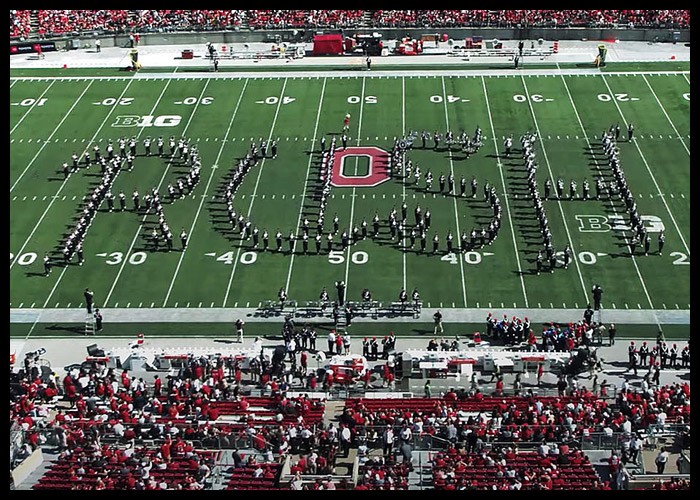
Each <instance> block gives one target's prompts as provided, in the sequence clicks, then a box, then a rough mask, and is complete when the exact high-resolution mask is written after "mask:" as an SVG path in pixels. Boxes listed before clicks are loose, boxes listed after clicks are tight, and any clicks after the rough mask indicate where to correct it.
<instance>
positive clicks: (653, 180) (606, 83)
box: [603, 78, 690, 257]
mask: <svg viewBox="0 0 700 500" xmlns="http://www.w3.org/2000/svg"><path fill="white" fill-rule="evenodd" d="M603 81H604V82H605V86H606V87H607V88H608V92H610V95H614V94H613V91H612V89H611V88H610V85H608V80H607V79H605V78H603ZM612 101H613V102H614V103H615V107H616V108H617V111H618V113H620V116H621V117H622V121H623V122H624V124H625V126H627V125H628V122H627V120H626V119H625V115H624V114H623V113H622V110H621V109H620V105H619V104H618V103H617V99H613V100H612ZM632 142H634V146H635V147H636V148H637V151H639V156H640V157H641V158H642V161H643V162H644V165H646V167H647V172H649V177H651V180H652V182H653V183H654V186H656V192H657V194H658V196H659V198H661V202H662V203H663V204H664V206H665V207H666V210H667V211H668V216H669V217H670V218H671V222H673V226H674V227H675V228H676V231H677V232H678V237H679V238H680V239H681V241H682V242H683V246H684V247H685V251H686V252H687V253H688V257H690V248H689V247H688V244H687V243H686V242H685V238H683V233H682V232H681V230H680V228H679V227H678V223H677V222H676V219H675V218H674V217H673V213H671V209H670V208H669V206H668V204H667V203H666V197H665V196H664V195H663V193H662V192H661V188H660V187H659V184H658V183H657V182H656V177H654V174H653V172H652V171H651V168H650V167H649V163H647V159H646V158H645V157H644V153H642V150H641V148H640V147H639V143H638V142H637V141H636V139H635V140H633V141H632Z"/></svg>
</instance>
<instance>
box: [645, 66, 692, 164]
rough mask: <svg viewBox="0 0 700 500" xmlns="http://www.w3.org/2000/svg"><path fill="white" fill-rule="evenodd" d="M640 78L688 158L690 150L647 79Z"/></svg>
mask: <svg viewBox="0 0 700 500" xmlns="http://www.w3.org/2000/svg"><path fill="white" fill-rule="evenodd" d="M642 78H643V79H644V81H645V82H646V84H647V86H648V87H649V90H651V93H652V94H654V99H656V102H657V103H658V104H659V107H660V108H661V111H663V113H664V116H665V117H666V119H667V120H668V123H670V124H671V127H672V128H673V131H674V132H675V133H676V135H677V136H678V138H679V139H680V140H681V144H682V145H683V149H685V152H686V153H688V156H690V150H689V149H688V146H686V145H685V141H684V140H683V137H681V134H679V133H678V129H677V128H676V126H675V125H674V124H673V121H671V118H670V117H669V116H668V113H666V108H664V105H663V104H661V101H659V98H658V97H657V96H656V92H654V89H653V88H652V87H651V84H650V83H649V80H647V77H646V76H645V75H642Z"/></svg>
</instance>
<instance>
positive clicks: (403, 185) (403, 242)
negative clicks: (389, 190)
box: [401, 77, 406, 290]
mask: <svg viewBox="0 0 700 500" xmlns="http://www.w3.org/2000/svg"><path fill="white" fill-rule="evenodd" d="M401 119H402V124H401V133H402V134H403V136H404V137H406V78H405V77H401ZM403 160H404V166H405V165H406V155H405V154H404V155H403ZM405 202H406V171H405V169H401V204H403V203H405ZM403 233H404V235H403V239H402V240H401V257H402V260H403V289H404V290H406V228H404V231H403Z"/></svg>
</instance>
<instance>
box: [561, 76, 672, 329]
mask: <svg viewBox="0 0 700 500" xmlns="http://www.w3.org/2000/svg"><path fill="white" fill-rule="evenodd" d="M561 79H562V81H563V82H564V88H565V89H566V93H567V94H568V95H569V101H571V107H572V108H573V110H574V114H575V115H576V120H577V121H578V125H579V127H581V131H582V132H583V138H584V139H585V140H586V144H587V145H588V151H591V152H593V148H592V147H591V143H590V141H589V140H588V135H587V134H586V129H585V127H584V126H583V122H582V121H581V117H580V116H579V114H578V110H577V109H576V104H575V103H574V98H573V96H572V95H571V92H570V91H569V86H568V85H567V84H566V78H564V75H562V76H561ZM592 158H593V161H594V162H595V166H596V169H597V170H598V172H599V173H600V175H601V176H602V175H603V172H601V170H600V167H599V166H598V160H597V159H596V157H595V156H592ZM610 206H611V207H612V209H613V212H615V214H616V215H617V209H616V208H615V204H614V203H610ZM622 236H623V237H624V238H625V243H626V244H627V243H628V242H627V237H626V236H625V235H624V233H623V235H622ZM628 248H630V247H629V245H628ZM630 250H631V248H630ZM577 258H578V257H574V260H576V259H577ZM632 264H634V268H635V269H636V270H637V276H638V277H639V282H640V283H641V284H642V289H643V290H644V295H646V297H647V300H648V301H649V307H650V308H651V309H653V308H654V304H653V303H652V301H651V297H650V296H649V292H648V290H647V287H646V284H645V283H644V278H643V277H642V272H641V271H640V269H639V266H637V259H636V258H635V256H634V255H632ZM657 325H658V321H657Z"/></svg>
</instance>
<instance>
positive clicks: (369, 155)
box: [331, 146, 389, 187]
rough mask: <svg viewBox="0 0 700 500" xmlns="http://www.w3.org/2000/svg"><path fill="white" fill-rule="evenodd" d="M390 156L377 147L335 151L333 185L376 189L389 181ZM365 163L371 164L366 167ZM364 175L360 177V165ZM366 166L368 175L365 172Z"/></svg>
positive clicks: (351, 147) (332, 171)
mask: <svg viewBox="0 0 700 500" xmlns="http://www.w3.org/2000/svg"><path fill="white" fill-rule="evenodd" d="M388 158H389V154H388V153H387V152H386V151H384V150H383V149H381V148H378V147H376V146H368V147H353V146H350V147H348V148H345V149H343V150H342V151H338V150H337V149H336V150H335V154H334V156H333V168H332V170H331V184H332V185H333V186H334V187H374V186H378V185H379V184H382V183H383V182H386V181H388V180H389V173H388V172H387V164H388ZM365 162H369V164H368V165H366V163H365ZM360 163H361V164H362V168H361V169H362V171H363V174H362V175H358V174H357V171H358V164H360ZM365 165H366V173H364V172H365Z"/></svg>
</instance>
